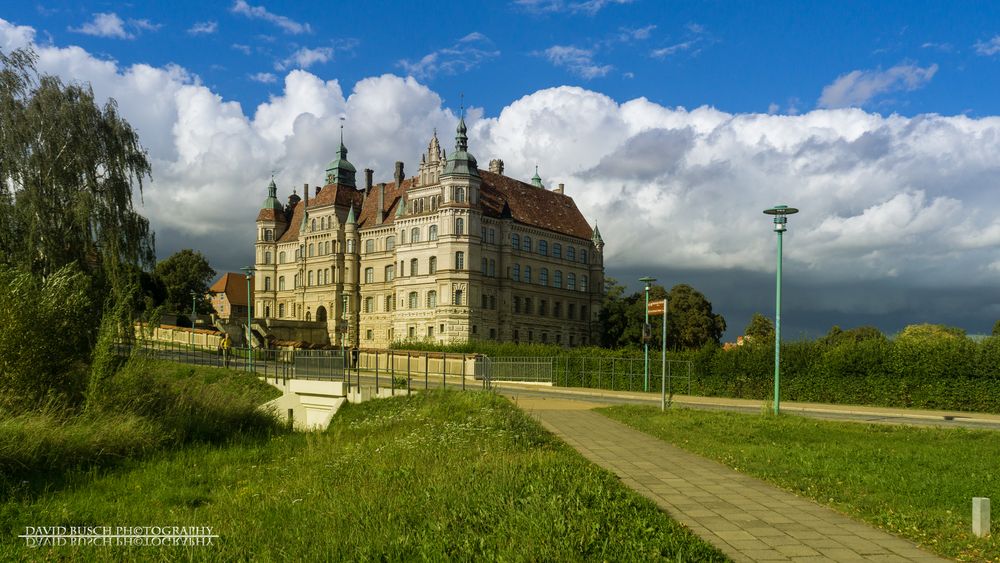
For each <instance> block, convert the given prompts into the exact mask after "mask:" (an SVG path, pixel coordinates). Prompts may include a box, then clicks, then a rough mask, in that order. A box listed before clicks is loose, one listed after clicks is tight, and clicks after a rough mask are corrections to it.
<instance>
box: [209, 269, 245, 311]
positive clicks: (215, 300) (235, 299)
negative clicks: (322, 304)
mask: <svg viewBox="0 0 1000 563" xmlns="http://www.w3.org/2000/svg"><path fill="white" fill-rule="evenodd" d="M252 281H253V280H251V284H252ZM253 292H254V288H253V286H252V285H251V287H250V300H249V301H252V300H253ZM208 300H209V301H210V302H211V303H212V307H214V308H215V312H216V314H217V316H218V317H219V318H220V319H224V320H227V321H228V320H240V319H243V320H246V318H247V303H248V302H249V301H248V300H247V278H246V276H245V275H243V274H240V273H236V272H226V273H224V274H222V277H220V278H219V279H218V280H216V281H215V283H213V284H212V287H210V288H208Z"/></svg>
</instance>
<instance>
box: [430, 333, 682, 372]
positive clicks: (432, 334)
mask: <svg viewBox="0 0 1000 563" xmlns="http://www.w3.org/2000/svg"><path fill="white" fill-rule="evenodd" d="M427 338H434V327H432V326H429V327H427ZM668 379H669V378H668Z"/></svg>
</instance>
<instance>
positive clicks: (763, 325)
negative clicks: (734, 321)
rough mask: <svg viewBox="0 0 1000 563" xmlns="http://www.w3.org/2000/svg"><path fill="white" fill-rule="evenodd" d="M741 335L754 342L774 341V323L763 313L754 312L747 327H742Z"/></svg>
mask: <svg viewBox="0 0 1000 563" xmlns="http://www.w3.org/2000/svg"><path fill="white" fill-rule="evenodd" d="M743 335H744V336H747V337H749V340H750V342H753V343H756V344H766V343H768V342H774V324H773V323H772V322H771V319H769V318H767V317H765V316H764V315H761V314H760V313H754V314H753V316H752V317H750V322H749V323H747V327H746V328H745V329H743Z"/></svg>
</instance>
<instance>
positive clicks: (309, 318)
mask: <svg viewBox="0 0 1000 563" xmlns="http://www.w3.org/2000/svg"><path fill="white" fill-rule="evenodd" d="M315 222H316V220H315V219H313V223H315ZM313 226H314V227H315V225H313ZM311 320H312V313H310V312H309V311H306V322H309V321H311Z"/></svg>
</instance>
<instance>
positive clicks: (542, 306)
mask: <svg viewBox="0 0 1000 563" xmlns="http://www.w3.org/2000/svg"><path fill="white" fill-rule="evenodd" d="M538 314H539V315H541V316H543V317H544V316H545V315H547V314H549V302H548V301H546V300H544V299H542V300H540V301H539V302H538Z"/></svg>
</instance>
